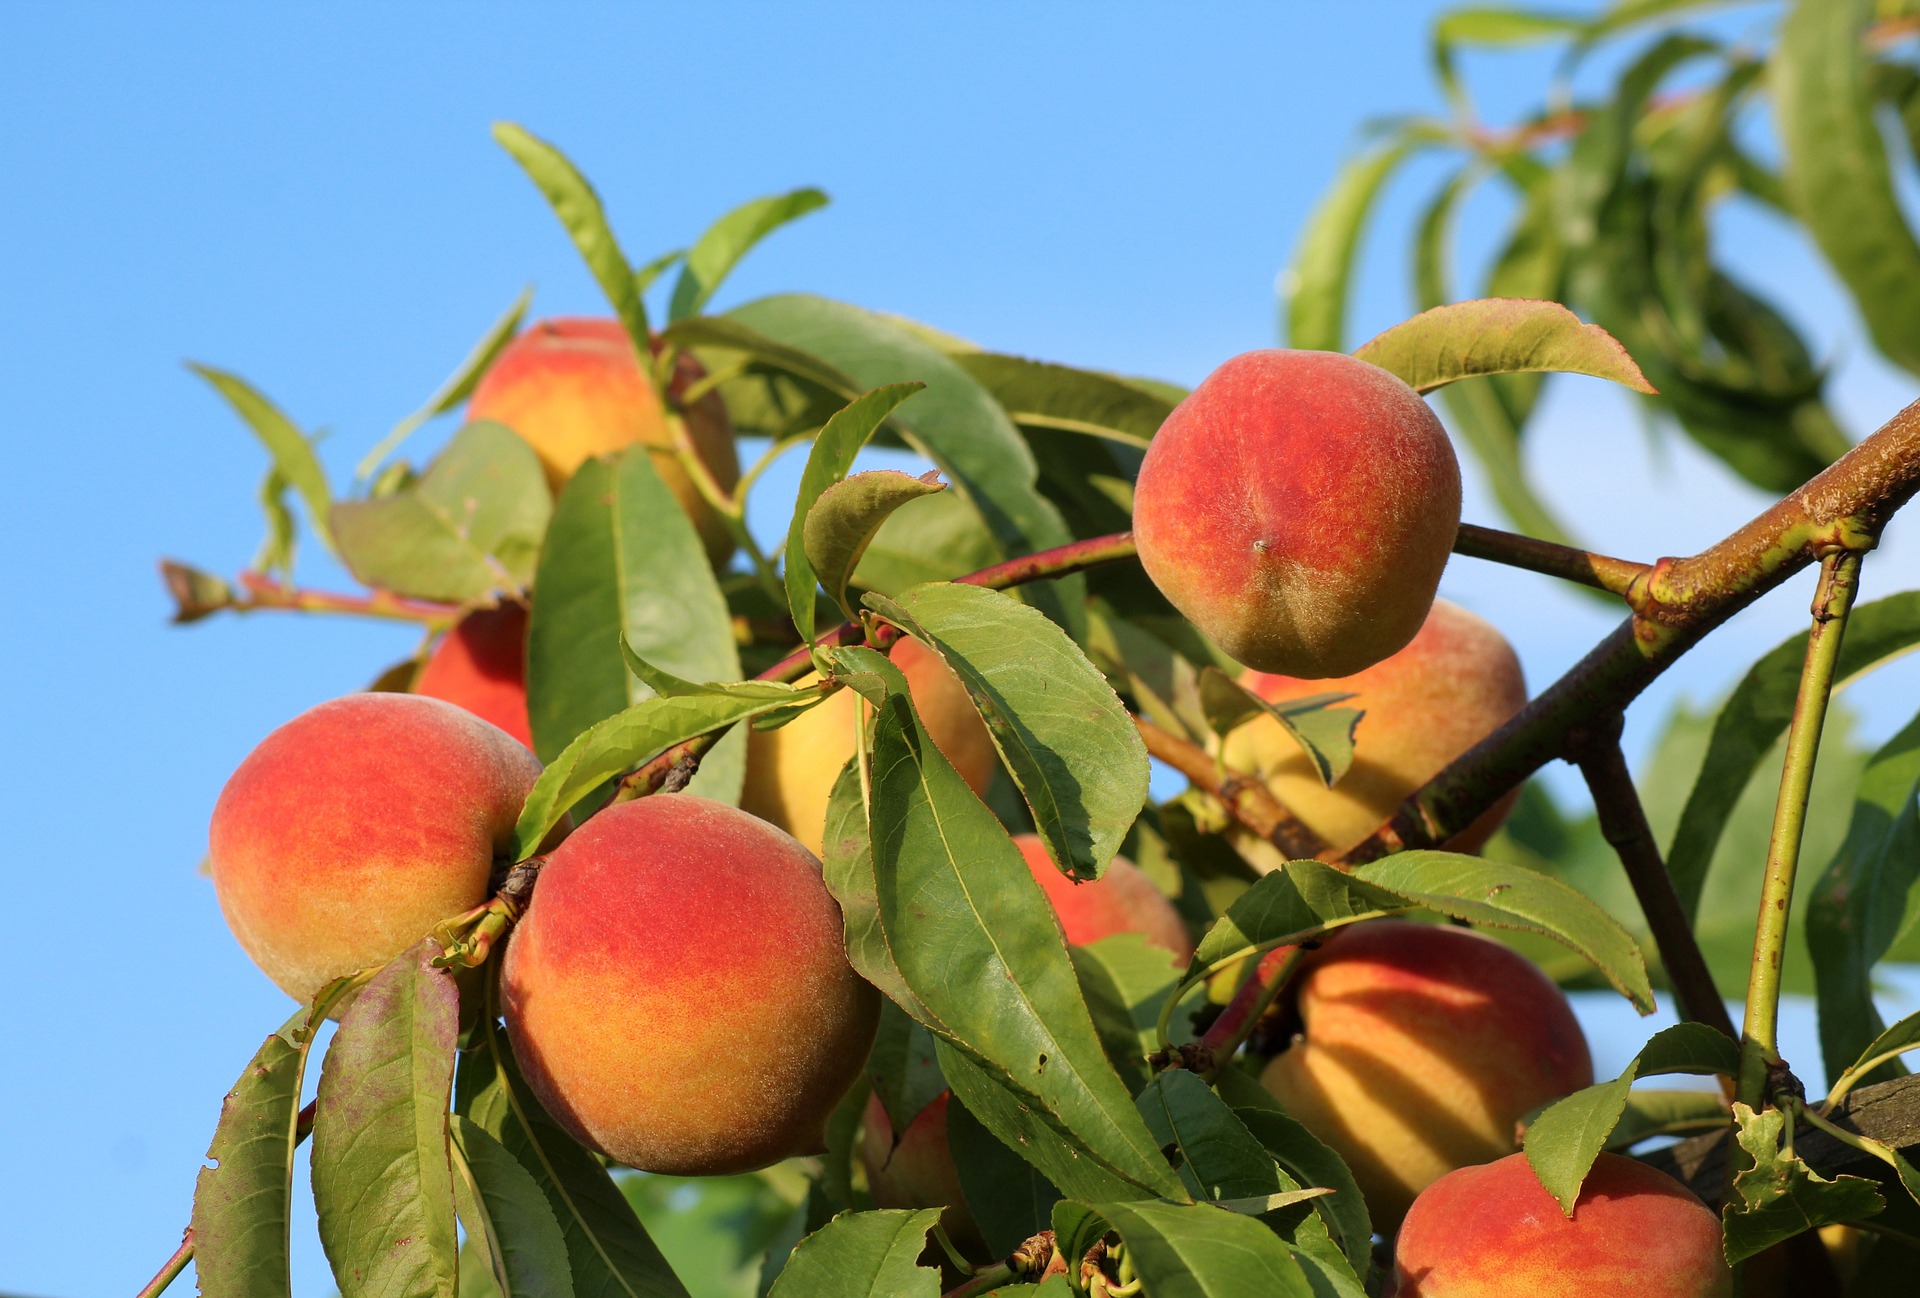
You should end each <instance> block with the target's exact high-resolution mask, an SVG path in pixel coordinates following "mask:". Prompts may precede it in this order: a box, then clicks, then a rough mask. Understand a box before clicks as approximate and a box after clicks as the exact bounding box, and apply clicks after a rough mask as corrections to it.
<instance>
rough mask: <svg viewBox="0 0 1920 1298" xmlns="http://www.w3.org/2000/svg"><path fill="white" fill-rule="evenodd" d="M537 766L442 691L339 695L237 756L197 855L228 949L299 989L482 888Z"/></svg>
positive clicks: (376, 953)
mask: <svg viewBox="0 0 1920 1298" xmlns="http://www.w3.org/2000/svg"><path fill="white" fill-rule="evenodd" d="M539 774H540V763H539V761H538V760H537V759H535V757H534V755H533V754H532V753H530V752H528V751H527V750H526V748H525V747H524V746H523V745H521V744H519V743H518V742H516V741H515V740H514V739H513V738H512V737H511V736H509V735H507V734H505V733H504V732H502V731H501V730H500V729H498V728H497V727H495V726H491V725H488V724H487V723H486V722H484V721H482V720H480V719H479V718H478V717H476V716H474V715H472V714H471V713H469V712H466V711H463V710H462V709H460V708H457V707H455V706H454V705H453V704H451V703H446V702H442V701H441V700H439V699H429V698H421V697H419V696H417V695H412V694H350V695H348V696H347V697H345V698H340V699H334V700H333V701H331V702H329V703H322V704H320V705H319V706H318V707H315V708H310V709H308V710H307V711H306V712H303V713H301V714H300V715H299V716H297V717H295V718H294V719H293V720H291V721H289V722H287V723H286V724H285V725H283V726H281V727H280V728H279V729H278V730H275V731H274V732H273V733H272V734H270V735H268V736H267V737H266V738H265V739H264V740H262V741H261V742H260V745H259V747H257V748H255V749H254V750H253V751H252V752H251V753H249V754H248V755H247V758H246V760H245V761H243V762H241V763H240V767H239V769H238V770H236V771H234V773H233V777H232V778H231V779H229V780H228V781H227V786H226V788H224V789H223V790H221V793H220V800H219V802H218V803H216V804H215V806H214V809H213V824H212V828H211V830H210V834H209V837H210V840H211V844H210V849H209V853H208V857H209V862H210V864H211V868H212V872H213V887H214V892H215V893H216V894H217V895H218V897H219V899H220V909H221V911H222V912H224V913H225V915H226V917H227V923H228V925H229V926H230V927H231V928H232V929H233V933H234V936H235V937H237V938H239V939H240V945H241V946H242V947H244V948H245V949H246V952H247V954H248V955H250V956H252V957H253V961H254V963H255V964H257V965H259V966H260V968H261V969H263V970H265V971H266V974H267V976H268V977H269V978H271V979H273V981H274V982H276V983H278V984H279V985H280V987H281V988H282V989H283V990H284V991H285V992H286V993H287V994H288V995H289V996H292V997H293V998H294V999H296V1000H301V1001H304V1000H308V999H310V998H311V997H312V995H313V993H314V992H316V991H318V990H319V989H320V988H321V987H322V986H324V985H325V984H326V983H327V982H329V981H331V980H332V979H334V978H337V977H340V976H341V975H343V974H350V973H354V972H356V971H358V970H361V969H365V968H369V967H372V966H375V965H381V964H385V963H386V962H387V961H388V960H390V959H392V958H393V957H394V956H396V955H398V954H399V953H400V952H402V951H404V950H406V949H407V948H408V947H410V946H412V945H413V944H414V943H415V942H417V941H419V940H420V939H421V938H423V937H425V936H426V935H427V933H428V932H430V931H431V930H432V929H433V926H434V925H436V924H438V923H439V922H440V921H441V920H444V919H448V918H451V917H452V916H454V915H457V914H459V913H460V912H461V911H464V910H468V909H471V908H472V907H474V906H477V905H479V904H480V903H481V902H482V901H484V900H485V899H486V896H487V885H488V880H489V876H490V874H491V873H492V871H493V866H494V862H495V860H496V858H499V857H502V856H503V855H504V854H506V853H508V852H509V850H510V848H511V847H512V844H513V826H514V821H515V819H516V818H517V817H518V816H519V814H520V804H521V803H522V802H524V801H525V800H526V796H527V790H528V789H530V788H532V787H533V782H534V780H535V779H537V778H538V777H539Z"/></svg>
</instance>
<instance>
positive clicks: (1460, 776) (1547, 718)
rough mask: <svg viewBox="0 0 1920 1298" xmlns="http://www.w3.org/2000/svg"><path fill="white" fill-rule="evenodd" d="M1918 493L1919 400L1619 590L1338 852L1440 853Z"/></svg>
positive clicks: (1354, 857) (1352, 856) (1352, 857)
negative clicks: (1585, 643) (1463, 741)
mask: <svg viewBox="0 0 1920 1298" xmlns="http://www.w3.org/2000/svg"><path fill="white" fill-rule="evenodd" d="M1916 490H1920V402H1915V403H1914V404H1913V405H1910V406H1908V407H1907V408H1906V409H1905V410H1902V411H1901V412H1900V413H1899V414H1897V415H1895V416H1894V417H1893V418H1892V419H1890V420H1888V421H1887V423H1886V424H1884V425H1883V426H1882V427H1881V428H1880V430H1879V431H1878V432H1876V433H1874V434H1873V435H1872V436H1871V437H1869V438H1867V439H1866V440H1865V441H1863V442H1861V443H1860V444H1859V445H1858V446H1856V447H1854V448H1853V449H1852V450H1851V451H1849V452H1847V454H1845V455H1844V456H1842V457H1841V458H1840V459H1839V460H1837V461H1835V462H1834V463H1833V464H1831V465H1829V466H1828V467H1827V468H1826V469H1825V470H1823V471H1822V472H1821V473H1820V474H1819V475H1818V476H1817V477H1815V478H1813V479H1812V480H1811V481H1810V482H1808V483H1807V484H1806V485H1805V486H1803V487H1801V488H1800V489H1799V490H1798V491H1795V492H1794V493H1792V494H1791V495H1789V496H1787V497H1786V498H1785V499H1784V500H1781V501H1780V502H1779V503H1777V504H1775V505H1774V506H1773V507H1772V508H1770V509H1768V510H1767V511H1766V512H1765V513H1763V514H1761V515H1759V516H1758V517H1757V518H1755V519H1753V520H1752V521H1751V522H1749V523H1748V524H1747V525H1746V526H1744V527H1742V528H1741V529H1740V530H1739V531H1737V532H1735V533H1734V534H1733V535H1731V536H1729V537H1727V538H1726V539H1725V540H1723V541H1721V542H1720V543H1719V544H1717V545H1714V546H1713V547H1711V548H1710V549H1707V550H1705V551H1702V552H1701V553H1700V554H1697V555H1695V556H1693V557H1692V558H1688V559H1662V560H1660V561H1659V562H1658V563H1656V564H1654V565H1653V567H1651V568H1650V569H1648V570H1647V571H1646V572H1645V573H1644V574H1642V575H1641V576H1640V577H1638V578H1636V579H1635V580H1634V581H1633V583H1632V584H1631V586H1630V588H1629V589H1628V591H1627V602H1628V604H1629V605H1630V606H1631V607H1632V608H1633V610H1634V612H1633V616H1632V617H1631V618H1629V619H1628V620H1627V621H1625V622H1623V623H1622V624H1621V625H1620V626H1619V627H1617V628H1615V630H1614V631H1613V632H1612V633H1611V634H1609V635H1608V636H1607V637H1606V639H1604V640H1602V641H1601V642H1600V643H1599V644H1598V645H1597V646H1595V647H1594V649H1593V650H1592V651H1591V652H1589V653H1588V654H1587V656H1586V657H1584V658H1582V659H1581V660H1580V661H1579V662H1578V663H1576V664H1575V665H1574V666H1573V668H1572V669H1571V670H1569V671H1568V672H1567V673H1566V674H1565V675H1564V676H1562V677H1561V678H1560V679H1559V680H1557V681H1555V682H1554V683H1553V684H1552V685H1550V686H1548V687H1547V689H1546V690H1545V691H1544V692H1543V693H1541V694H1540V695H1539V696H1538V697H1537V698H1535V699H1534V700H1533V701H1532V702H1530V703H1528V704H1527V706H1526V707H1524V708H1522V709H1521V710H1520V712H1519V713H1518V714H1517V715H1516V716H1515V717H1514V718H1513V719H1512V720H1511V721H1509V722H1507V724H1506V725H1504V726H1502V727H1500V729H1498V730H1496V731H1494V732H1493V734H1491V735H1489V736H1487V738H1485V739H1483V740H1482V741H1481V742H1480V743H1478V744H1476V745H1475V746H1474V747H1473V748H1471V749H1469V750H1468V751H1467V752H1466V753H1464V754H1462V755H1461V756H1460V757H1459V758H1457V759H1456V760H1455V761H1454V762H1453V763H1452V764H1451V765H1449V766H1448V767H1447V768H1446V769H1445V770H1444V771H1442V772H1440V774H1439V775H1437V776H1435V777H1434V778H1433V779H1432V780H1431V781H1429V782H1428V783H1427V785H1426V786H1425V787H1424V788H1422V789H1420V790H1418V791H1417V792H1415V793H1414V794H1412V795H1411V796H1409V797H1408V798H1407V800H1406V801H1405V802H1403V803H1401V804H1400V807H1399V809H1398V810H1397V811H1395V812H1394V814H1393V818H1392V819H1391V820H1389V821H1388V822H1387V823H1386V824H1384V825H1382V826H1381V827H1380V828H1379V829H1377V830H1375V831H1374V832H1373V833H1372V834H1371V835H1370V836H1368V837H1367V838H1366V839H1365V840H1364V841H1363V842H1361V843H1359V844H1357V845H1356V846H1354V847H1353V848H1352V849H1351V850H1350V851H1348V852H1345V853H1343V854H1341V857H1340V860H1341V862H1342V863H1345V864H1358V863H1360V862H1363V861H1372V860H1377V859H1378V858H1380V857H1382V856H1386V855H1388V854H1389V853H1392V852H1398V851H1403V850H1405V849H1408V848H1427V847H1439V846H1440V845H1441V844H1443V843H1445V842H1446V841H1447V840H1448V839H1450V838H1452V837H1453V836H1454V835H1455V834H1457V833H1459V832H1460V831H1461V830H1463V829H1465V828H1466V827H1467V826H1468V825H1470V824H1472V823H1473V822H1474V820H1475V819H1476V818H1478V817H1479V816H1480V815H1481V813H1483V812H1484V811H1486V810H1487V808H1489V807H1491V806H1492V805H1493V804H1494V802H1496V801H1497V800H1498V799H1499V798H1500V797H1501V796H1502V795H1503V794H1505V793H1506V792H1507V790H1509V789H1512V788H1515V787H1516V786H1518V785H1519V784H1520V782H1521V781H1522V780H1525V779H1526V778H1527V777H1528V776H1530V775H1532V774H1533V773H1534V772H1535V771H1537V770H1539V769H1540V768H1541V767H1542V766H1545V765H1546V764H1547V763H1548V762H1550V761H1554V760H1556V759H1559V758H1564V757H1566V756H1568V754H1569V751H1570V740H1571V739H1572V738H1573V732H1574V730H1575V728H1576V727H1578V726H1580V725H1581V724H1583V723H1585V722H1586V721H1588V720H1589V719H1591V718H1593V717H1598V716H1605V715H1607V714H1608V713H1612V712H1618V711H1621V710H1622V709H1624V708H1625V707H1626V705H1627V704H1628V703H1630V702H1632V701H1633V700H1634V699H1635V698H1637V697H1639V695H1640V692H1641V691H1642V690H1644V689H1646V687H1647V686H1648V685H1649V684H1651V683H1652V682H1653V681H1654V680H1655V679H1656V678H1657V677H1658V676H1659V675H1660V673H1662V672H1663V671H1665V670H1666V669H1667V668H1668V667H1670V666H1672V665H1673V663H1674V661H1675V660H1676V659H1678V658H1679V657H1680V656H1681V655H1682V654H1684V653H1685V652H1686V651H1687V650H1688V649H1691V648H1692V647H1693V646H1694V645H1695V644H1697V643H1699V641H1700V640H1701V639H1702V638H1703V637H1705V636H1706V635H1707V633H1708V632H1710V631H1712V630H1714V629H1715V628H1716V627H1718V626H1720V625H1721V624H1722V623H1724V622H1725V621H1726V620H1727V619H1728V618H1730V617H1732V616H1733V615H1734V614H1735V613H1738V612H1739V611H1740V610H1741V609H1743V608H1745V607H1747V605H1749V604H1751V603H1753V602H1754V601H1755V600H1757V599H1759V598H1760V597H1761V596H1762V595H1764V594H1766V593H1767V592H1768V591H1770V590H1772V589H1774V588H1775V587H1776V586H1779V585H1780V584H1781V583H1782V582H1785V581H1786V580H1787V579H1788V578H1790V577H1792V576H1793V575H1794V574H1795V573H1797V572H1799V571H1800V570H1801V569H1802V568H1805V567H1807V566H1808V565H1809V564H1811V563H1813V562H1814V561H1815V560H1816V559H1818V558H1819V557H1820V555H1821V554H1822V553H1823V552H1824V551H1827V550H1829V549H1832V548H1834V547H1836V546H1839V547H1848V548H1853V547H1858V546H1860V545H1861V544H1862V543H1863V542H1864V541H1866V540H1867V539H1868V538H1871V537H1872V536H1874V535H1877V534H1878V532H1879V529H1880V527H1881V526H1882V525H1883V524H1884V523H1885V522H1886V520H1887V518H1888V517H1890V516H1891V515H1892V514H1893V512H1894V511H1895V510H1897V509H1898V508H1900V506H1902V505H1904V504H1905V503H1906V502H1907V501H1908V500H1910V499H1911V498H1912V497H1913V495H1914V493H1915V491H1916Z"/></svg>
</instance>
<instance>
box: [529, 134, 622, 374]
mask: <svg viewBox="0 0 1920 1298" xmlns="http://www.w3.org/2000/svg"><path fill="white" fill-rule="evenodd" d="M493 138H494V141H495V142H496V143H497V144H499V146H500V147H501V148H503V149H505V150H506V151H507V152H508V153H509V154H510V155H512V157H513V160H514V161H515V162H517V163H519V164H520V166H521V168H522V169H523V170H524V171H525V172H526V173H527V176H528V178H529V179H531V180H532V181H533V183H534V185H535V186H536V187H537V188H538V189H539V190H540V193H541V194H542V195H543V196H544V197H545V198H546V200H547V204H548V205H549V206H550V207H552V208H553V214H554V215H555V216H557V217H559V218H560V224H561V225H563V226H565V227H566V231H567V234H568V236H569V237H571V238H572V239H573V246H574V247H575V248H577V249H579V250H580V257H581V259H582V260H583V261H585V262H586V263H587V269H588V270H590V271H592V272H593V278H594V279H595V281H597V282H598V283H599V285H600V291H601V292H602V293H605V294H606V295H607V301H608V302H610V303H612V304H613V313H614V314H615V315H616V316H618V317H619V318H620V323H621V324H622V325H623V326H624V327H625V328H626V331H627V337H628V338H630V339H632V340H633V346H634V351H635V353H636V354H637V355H638V356H639V357H640V358H641V361H642V368H643V369H644V368H646V366H645V363H644V362H646V361H647V360H649V359H650V358H651V357H652V355H653V342H652V334H651V332H650V331H649V330H648V328H647V307H646V304H645V303H644V302H642V301H641V300H640V288H639V285H638V284H637V283H636V282H635V280H634V276H633V267H632V265H630V264H629V263H628V261H627V257H626V254H625V253H623V252H621V251H620V242H619V240H617V239H615V238H614V237H613V227H611V226H610V225H608V224H607V214H606V211H605V210H604V209H603V208H602V207H601V206H600V196H599V195H598V194H596V193H594V192H593V186H592V185H590V184H588V183H587V178H586V177H585V176H583V175H581V174H580V171H579V169H578V168H577V167H575V166H574V165H573V163H572V162H570V161H568V159H567V155H566V154H564V153H562V152H560V150H558V149H556V148H555V147H553V145H551V144H549V143H547V142H546V141H545V140H543V139H541V138H539V137H538V136H536V135H534V134H533V133H532V132H530V131H528V130H527V129H526V128H525V127H522V126H520V125H518V124H516V123H514V122H495V123H494V124H493Z"/></svg>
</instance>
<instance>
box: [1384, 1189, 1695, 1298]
mask: <svg viewBox="0 0 1920 1298" xmlns="http://www.w3.org/2000/svg"><path fill="white" fill-rule="evenodd" d="M1394 1273H1395V1275H1396V1277H1397V1279H1398V1283H1399V1288H1398V1289H1396V1290H1395V1291H1394V1292H1395V1298H1541V1296H1542V1295H1546V1294H1593V1295H1596V1298H1597V1296H1598V1295H1602V1294H1631V1295H1633V1298H1721V1296H1722V1295H1727V1294H1731V1293H1732V1292H1733V1280H1732V1277H1731V1275H1730V1274H1729V1273H1728V1270H1727V1264H1726V1261H1725V1259H1724V1258H1723V1256H1722V1254H1721V1251H1720V1220H1719V1218H1718V1217H1716V1216H1715V1215H1714V1214H1713V1211H1712V1210H1711V1209H1709V1208H1708V1207H1707V1206H1706V1205H1705V1204H1704V1203H1701V1202H1700V1200H1699V1199H1697V1198H1695V1197H1694V1195H1693V1193H1692V1192H1691V1191H1690V1190H1688V1189H1687V1187H1686V1186H1684V1185H1681V1184H1680V1183H1679V1182H1678V1181H1676V1180H1674V1179H1673V1178H1672V1177H1670V1176H1668V1175H1667V1174H1666V1173H1665V1172H1662V1171H1659V1170H1657V1169H1655V1168H1651V1167H1648V1166H1647V1165H1646V1164H1644V1163H1637V1162H1635V1161H1634V1160H1633V1159H1631V1158H1625V1157H1623V1156H1621V1155H1619V1154H1602V1155H1600V1158H1599V1160H1598V1161H1597V1162H1595V1163H1594V1165H1593V1171H1592V1172H1591V1173H1589V1174H1588V1176H1587V1181H1586V1184H1585V1185H1584V1186H1583V1187H1582V1188H1581V1191H1580V1198H1579V1199H1578V1200H1577V1201H1575V1203H1574V1205H1573V1216H1572V1218H1571V1219H1569V1218H1568V1217H1567V1216H1566V1214H1565V1213H1563V1212H1561V1211H1560V1205H1559V1204H1558V1203H1556V1202H1554V1199H1553V1196H1552V1195H1550V1194H1548V1193H1547V1191H1546V1188H1545V1187H1544V1186H1542V1185H1541V1184H1540V1181H1539V1179H1538V1178H1537V1177H1535V1176H1534V1174H1533V1169H1532V1168H1531V1167H1529V1166H1528V1165H1527V1159H1526V1155H1524V1154H1509V1155H1507V1156H1506V1157H1505V1158H1502V1159H1499V1160H1498V1161H1496V1162H1492V1163H1488V1164H1486V1165H1485V1166H1484V1167H1463V1168H1461V1169H1460V1170H1459V1171H1456V1172H1449V1173H1448V1174H1447V1175H1445V1176H1443V1177H1441V1178H1440V1179H1439V1180H1437V1181H1435V1182H1434V1183H1433V1184H1432V1185H1431V1186H1429V1187H1427V1189H1426V1191H1425V1192H1424V1193H1423V1194H1421V1196H1420V1197H1419V1198H1418V1199H1417V1200H1415V1201H1414V1204H1413V1208H1412V1210H1411V1211H1409V1212H1408V1213H1407V1220H1406V1223H1405V1224H1404V1225H1402V1226H1401V1227H1400V1238H1399V1241H1398V1244H1397V1246H1396V1249H1395V1253H1394Z"/></svg>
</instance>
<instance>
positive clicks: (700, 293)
mask: <svg viewBox="0 0 1920 1298" xmlns="http://www.w3.org/2000/svg"><path fill="white" fill-rule="evenodd" d="M826 205H827V196H826V194H824V193H823V192H821V191H820V190H817V189H796V190H794V191H793V192H791V193H787V194H776V195H774V196H772V197H770V198H756V199H753V200H752V201H751V202H746V203H742V204H741V205H740V206H739V207H736V208H734V209H733V210H732V211H731V212H728V213H727V214H726V215H725V216H723V217H721V218H720V219H719V220H718V221H715V222H714V223H713V224H712V225H710V226H708V227H707V232H706V233H705V234H703V235H701V236H700V238H699V241H698V242H696V243H695V244H694V245H693V247H692V248H690V249H688V250H687V255H686V265H685V266H683V267H682V268H681V271H680V279H679V281H678V282H677V283H676V284H675V285H674V286H673V303H672V305H671V306H670V307H668V309H667V314H668V318H670V319H673V320H681V319H685V318H686V317H687V316H691V315H698V314H699V313H700V311H701V309H702V308H704V307H705V306H706V304H707V302H708V300H709V299H711V298H712V297H713V294H714V291H715V290H716V289H718V288H719V287H720V283H721V281H722V280H724V279H726V277H727V276H728V275H729V274H731V273H732V272H733V268H734V267H735V266H737V265H739V264H740V259H741V258H742V257H744V256H746V255H747V254H748V253H749V252H751V251H752V250H753V246H754V245H755V244H757V243H759V242H760V241H761V240H762V239H764V238H766V237H767V236H768V235H769V234H772V233H773V232H774V231H775V230H778V229H779V228H780V227H781V226H783V225H786V224H787V223H789V222H791V221H797V220H799V219H800V218H801V217H803V216H805V215H806V214H807V213H809V212H815V211H818V210H819V209H821V208H823V207H825V206H826Z"/></svg>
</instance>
